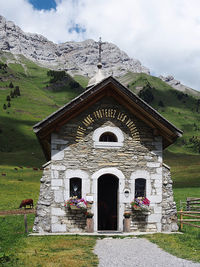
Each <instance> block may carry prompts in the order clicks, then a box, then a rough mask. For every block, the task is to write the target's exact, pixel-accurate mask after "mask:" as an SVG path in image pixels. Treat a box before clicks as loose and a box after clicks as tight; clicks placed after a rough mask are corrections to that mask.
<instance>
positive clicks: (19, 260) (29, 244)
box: [0, 214, 98, 267]
mask: <svg viewBox="0 0 200 267" xmlns="http://www.w3.org/2000/svg"><path fill="white" fill-rule="evenodd" d="M27 218H28V224H29V230H30V229H31V228H32V225H33V220H34V216H33V215H30V214H29V215H27ZM23 220H24V217H23V216H21V215H18V216H4V217H0V225H1V231H0V241H1V248H0V265H1V264H2V265H3V266H16V267H17V266H27V267H29V266H48V267H49V266H70V267H76V266H82V267H87V266H97V264H98V259H97V256H96V255H95V254H93V247H94V245H95V242H96V237H83V236H44V237H34V236H28V237H27V236H26V234H24V221H23Z"/></svg>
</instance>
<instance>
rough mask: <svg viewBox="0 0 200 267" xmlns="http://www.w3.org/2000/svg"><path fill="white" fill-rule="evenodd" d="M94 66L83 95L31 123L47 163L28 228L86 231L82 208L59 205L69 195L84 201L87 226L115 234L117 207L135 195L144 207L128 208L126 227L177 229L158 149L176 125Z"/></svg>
mask: <svg viewBox="0 0 200 267" xmlns="http://www.w3.org/2000/svg"><path fill="white" fill-rule="evenodd" d="M101 67H102V65H101V63H99V64H98V72H97V74H96V75H95V76H94V77H93V78H92V79H91V80H90V81H89V84H88V88H87V89H86V90H85V92H84V93H82V94H81V95H79V96H78V97H76V98H75V99H73V100H72V101H71V102H70V103H68V104H66V105H65V106H63V107H61V108H60V109H59V110H57V111H56V112H54V113H53V114H51V115H50V116H48V117H47V118H46V119H44V120H43V121H41V122H39V123H37V124H36V125H35V126H34V132H35V133H36V135H37V138H38V140H39V142H40V144H41V146H42V149H43V152H44V154H45V156H46V159H47V163H46V164H45V165H44V171H43V176H42V178H41V187H40V196H39V201H38V203H37V210H36V218H35V222H34V228H33V230H34V231H35V232H39V233H44V232H50V233H60V232H71V233H79V232H86V217H85V214H84V213H79V212H71V211H70V210H69V209H67V208H66V207H65V205H64V203H65V201H66V200H68V199H69V198H70V197H71V196H74V195H77V197H78V198H85V199H86V200H87V201H88V202H89V203H90V209H91V211H92V213H93V214H94V216H93V231H94V232H98V231H119V232H123V229H124V216H123V215H124V212H125V211H131V208H130V203H131V201H133V200H134V199H135V198H136V197H140V196H142V197H144V196H145V197H147V198H148V199H149V200H150V206H149V209H150V210H149V212H148V214H135V213H134V212H132V213H131V218H130V232H135V231H141V232H162V231H169V232H170V231H177V229H178V228H177V215H176V212H177V211H176V204H175V202H174V199H173V191H172V180H171V175H170V168H169V167H168V166H167V165H165V164H164V163H163V150H164V149H165V148H166V147H168V146H169V145H171V144H172V143H174V142H175V140H176V139H177V138H178V137H179V136H181V135H182V131H181V130H179V129H177V128H176V127H175V126H174V125H173V124H171V123H170V122H169V121H168V120H166V119H165V118H164V117H163V116H161V115H160V114H159V113H158V112H157V111H156V110H155V109H153V108H152V107H151V106H149V105H148V104H147V103H145V102H144V101H143V100H142V99H141V98H139V97H138V96H137V95H135V94H134V93H132V92H131V91H130V90H129V89H128V88H126V87H125V86H123V85H122V84H121V83H120V82H119V81H117V80H116V79H115V78H113V77H112V76H110V77H107V78H104V77H103V75H102V70H101ZM74 193H76V194H74ZM102 203H103V204H102Z"/></svg>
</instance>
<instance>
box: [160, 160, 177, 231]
mask: <svg viewBox="0 0 200 267" xmlns="http://www.w3.org/2000/svg"><path fill="white" fill-rule="evenodd" d="M172 183H173V182H172V179H171V174H170V168H169V167H168V166H167V165H165V164H164V165H163V185H162V190H163V201H162V231H166V232H176V231H177V230H178V225H177V210H176V203H175V202H174V197H173V190H172Z"/></svg>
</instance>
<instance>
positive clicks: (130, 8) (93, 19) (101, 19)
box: [0, 0, 200, 90]
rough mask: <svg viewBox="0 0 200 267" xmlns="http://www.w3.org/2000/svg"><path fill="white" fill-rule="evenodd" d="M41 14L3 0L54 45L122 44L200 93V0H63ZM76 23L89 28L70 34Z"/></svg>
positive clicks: (12, 16) (8, 12)
mask: <svg viewBox="0 0 200 267" xmlns="http://www.w3.org/2000/svg"><path fill="white" fill-rule="evenodd" d="M56 3H57V8H56V10H53V9H52V10H49V11H38V10H34V9H33V8H32V6H31V5H30V4H29V3H28V1H25V0H1V1H0V12H1V14H2V15H3V16H5V17H6V18H7V19H9V20H13V21H14V22H15V23H16V24H17V25H19V26H20V27H21V28H22V29H23V30H24V31H28V32H37V33H40V34H42V35H44V36H45V37H47V38H48V39H49V40H52V41H54V42H57V43H58V42H65V41H70V40H75V41H80V40H83V39H87V38H92V39H96V40H98V38H99V36H101V37H102V39H103V40H104V41H110V42H113V43H115V44H117V45H118V46H119V47H120V48H121V49H123V50H124V51H125V52H127V53H128V55H129V56H131V57H134V58H137V59H139V60H140V61H141V62H142V64H143V65H145V66H147V67H149V68H150V69H151V71H152V72H153V73H156V74H157V75H160V74H172V75H174V76H175V78H176V79H179V80H181V82H182V83H185V84H186V85H189V86H191V87H193V88H195V89H198V90H200V75H199V70H200V16H199V10H200V1H199V0H190V1H188V0H166V1H160V0H139V1H138V0H123V1H121V0H101V1H100V0H57V1H56ZM75 24H78V25H79V26H81V27H83V28H85V29H86V32H84V33H83V32H82V33H80V34H78V33H76V32H75V31H72V32H71V33H70V32H69V31H68V30H69V29H70V28H72V27H73V26H74V25H75Z"/></svg>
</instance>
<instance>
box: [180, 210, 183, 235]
mask: <svg viewBox="0 0 200 267" xmlns="http://www.w3.org/2000/svg"><path fill="white" fill-rule="evenodd" d="M182 211H183V210H182V209H181V212H180V223H181V230H182V229H183V223H182V221H183V214H182Z"/></svg>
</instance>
